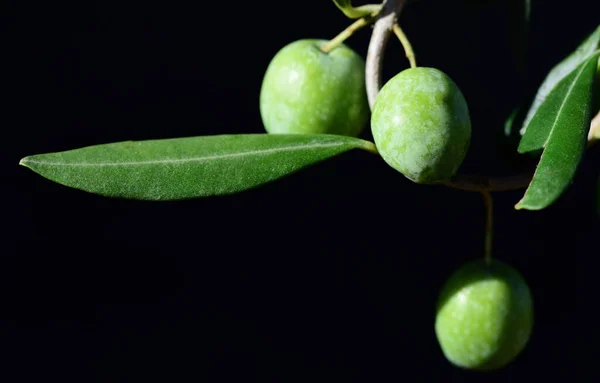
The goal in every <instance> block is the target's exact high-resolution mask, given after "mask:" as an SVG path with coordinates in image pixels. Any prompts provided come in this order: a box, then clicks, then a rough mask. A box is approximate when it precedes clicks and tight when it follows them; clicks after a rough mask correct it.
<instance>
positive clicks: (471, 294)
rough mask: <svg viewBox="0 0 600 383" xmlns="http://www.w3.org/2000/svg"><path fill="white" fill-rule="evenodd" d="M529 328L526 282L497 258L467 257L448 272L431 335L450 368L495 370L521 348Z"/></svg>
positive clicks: (530, 303) (530, 313)
mask: <svg viewBox="0 0 600 383" xmlns="http://www.w3.org/2000/svg"><path fill="white" fill-rule="evenodd" d="M532 328H533V301H532V297H531V292H530V290H529V287H528V286H527V283H526V282H525V280H524V279H523V277H522V276H521V274H519V272H517V271H516V270H515V269H514V268H513V267H511V266H509V265H507V264H505V263H502V262H500V261H497V260H495V261H493V262H492V263H491V264H490V265H487V264H486V263H485V262H484V261H483V260H476V261H471V262H469V263H467V264H465V265H464V266H463V267H461V268H459V269H458V270H457V271H456V272H454V273H453V274H452V275H451V276H450V278H449V279H448V281H447V282H446V284H445V285H444V287H443V288H442V293H441V295H440V299H439V301H438V307H437V314H436V320H435V333H436V336H437V339H438V342H439V344H440V347H441V349H442V352H443V353H444V355H445V357H446V358H447V359H448V360H449V361H450V362H451V363H452V364H454V365H455V366H458V367H461V368H464V369H472V370H479V371H487V370H495V369H499V368H502V367H504V366H506V365H507V364H508V363H510V362H512V361H513V360H514V359H515V358H516V357H517V356H518V355H519V354H520V353H521V351H522V350H523V349H524V348H525V346H526V344H527V343H528V341H529V338H530V336H531V332H532Z"/></svg>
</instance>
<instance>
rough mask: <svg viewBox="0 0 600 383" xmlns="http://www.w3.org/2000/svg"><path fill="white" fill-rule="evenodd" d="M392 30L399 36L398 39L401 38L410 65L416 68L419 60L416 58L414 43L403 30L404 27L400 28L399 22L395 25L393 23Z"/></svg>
mask: <svg viewBox="0 0 600 383" xmlns="http://www.w3.org/2000/svg"><path fill="white" fill-rule="evenodd" d="M392 30H393V31H394V33H395V34H396V36H397V37H398V40H400V44H402V48H404V53H405V54H406V58H407V59H408V61H409V62H410V67H411V68H416V67H417V60H416V59H415V52H414V50H413V47H412V45H411V44H410V40H408V37H406V34H405V33H404V31H403V30H402V28H400V25H399V24H398V23H397V22H396V23H394V25H392Z"/></svg>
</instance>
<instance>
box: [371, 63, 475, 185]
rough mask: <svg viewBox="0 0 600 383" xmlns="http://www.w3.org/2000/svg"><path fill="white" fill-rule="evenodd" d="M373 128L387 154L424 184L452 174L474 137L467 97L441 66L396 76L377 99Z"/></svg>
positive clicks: (394, 164)
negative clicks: (441, 69) (440, 68)
mask: <svg viewBox="0 0 600 383" xmlns="http://www.w3.org/2000/svg"><path fill="white" fill-rule="evenodd" d="M371 130H372V132H373V138H374V140H375V144H376V146H377V149H378V150H379V153H380V154H381V156H382V157H383V159H384V160H385V161H386V162H387V163H388V164H389V165H390V166H391V167H393V168H394V169H396V170H398V171H399V172H400V173H402V174H404V175H405V176H406V177H407V178H409V179H410V180H412V181H414V182H416V183H420V184H431V183H438V182H443V181H446V180H448V179H450V178H451V177H452V176H453V175H454V174H455V173H456V172H457V171H458V168H459V166H460V165H461V163H462V162H463V160H464V158H465V156H466V153H467V150H468V148H469V144H470V142H471V119H470V117H469V110H468V108H467V102H466V101H465V98H464V97H463V94H462V93H461V91H460V89H458V87H457V86H456V84H455V83H454V81H452V79H450V77H448V76H447V75H446V74H444V73H443V72H441V71H440V70H438V69H435V68H424V67H417V68H410V69H406V70H404V71H402V72H400V73H398V74H397V75H396V76H394V77H392V78H391V79H390V80H389V81H388V82H387V83H386V84H385V85H384V86H383V88H382V89H381V91H380V92H379V94H378V95H377V98H376V99H375V104H374V106H373V113H372V115H371Z"/></svg>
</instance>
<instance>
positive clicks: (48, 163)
mask: <svg viewBox="0 0 600 383" xmlns="http://www.w3.org/2000/svg"><path fill="white" fill-rule="evenodd" d="M344 144H345V143H344V142H334V143H327V144H314V145H297V146H286V147H279V148H271V149H262V150H253V151H246V152H239V153H228V154H220V155H211V156H202V157H190V158H176V159H172V158H168V159H162V160H148V161H130V162H54V161H39V160H35V159H28V158H24V159H23V160H21V162H20V164H21V165H27V164H36V165H46V166H89V167H93V166H96V167H104V166H143V165H153V164H181V163H188V162H203V161H209V160H217V159H226V158H236V157H244V156H258V155H263V154H272V153H277V152H285V151H293V150H303V149H306V150H310V149H317V148H330V147H336V146H342V145H344Z"/></svg>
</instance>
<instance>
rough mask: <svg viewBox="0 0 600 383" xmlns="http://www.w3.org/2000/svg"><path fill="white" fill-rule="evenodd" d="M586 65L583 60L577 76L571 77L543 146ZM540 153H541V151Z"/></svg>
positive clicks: (548, 139)
mask: <svg viewBox="0 0 600 383" xmlns="http://www.w3.org/2000/svg"><path fill="white" fill-rule="evenodd" d="M586 65H587V63H586V62H584V64H583V65H581V69H579V73H577V76H575V78H574V79H573V82H571V85H569V89H568V90H567V93H566V95H565V97H564V98H563V100H562V102H561V104H560V107H559V108H558V112H557V113H556V117H555V118H554V122H552V127H551V128H550V131H549V132H548V137H546V140H545V141H544V147H546V145H548V141H550V137H552V133H553V132H554V129H555V128H556V123H557V122H558V120H559V119H560V117H561V114H562V110H563V109H564V107H565V104H566V103H567V100H568V99H569V97H570V95H571V93H573V88H574V87H575V84H577V80H579V77H581V74H582V73H583V70H584V69H585V68H586ZM538 110H539V109H538ZM542 155H543V153H542Z"/></svg>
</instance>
